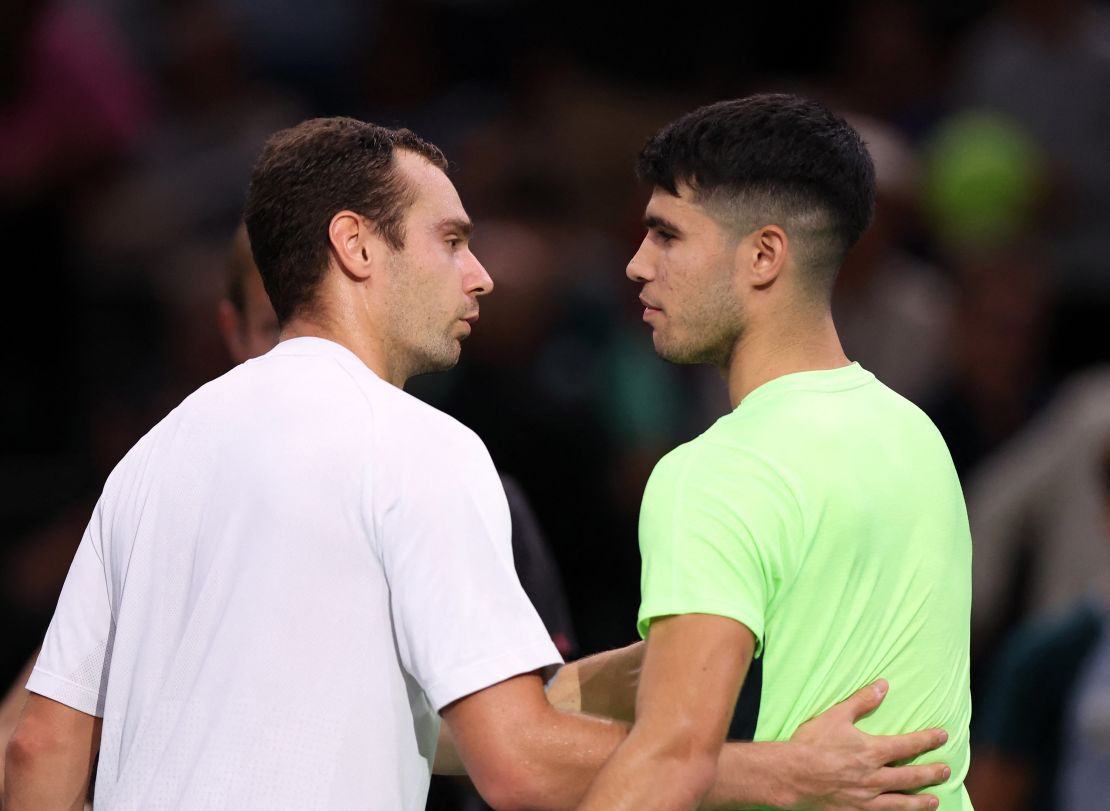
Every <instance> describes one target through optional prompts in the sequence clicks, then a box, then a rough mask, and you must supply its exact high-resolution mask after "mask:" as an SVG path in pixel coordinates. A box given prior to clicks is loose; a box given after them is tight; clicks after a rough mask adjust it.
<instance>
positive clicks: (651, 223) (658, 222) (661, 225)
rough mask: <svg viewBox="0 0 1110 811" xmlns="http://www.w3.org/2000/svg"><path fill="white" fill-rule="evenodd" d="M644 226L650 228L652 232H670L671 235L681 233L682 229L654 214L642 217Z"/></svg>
mask: <svg viewBox="0 0 1110 811" xmlns="http://www.w3.org/2000/svg"><path fill="white" fill-rule="evenodd" d="M644 226H645V227H647V228H650V229H651V230H652V231H670V232H671V233H672V234H681V233H682V229H680V228H679V227H678V226H677V225H675V224H674V223H673V222H671V221H670V220H668V219H665V218H663V217H659V216H657V215H655V214H648V215H647V216H646V217H644Z"/></svg>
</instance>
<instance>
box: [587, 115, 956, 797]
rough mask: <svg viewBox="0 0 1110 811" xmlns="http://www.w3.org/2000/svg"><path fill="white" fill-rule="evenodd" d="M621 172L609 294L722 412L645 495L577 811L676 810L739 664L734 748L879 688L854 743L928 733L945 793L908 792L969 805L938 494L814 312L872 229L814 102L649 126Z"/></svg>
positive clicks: (936, 465) (861, 174)
mask: <svg viewBox="0 0 1110 811" xmlns="http://www.w3.org/2000/svg"><path fill="white" fill-rule="evenodd" d="M638 172H639V175H640V177H641V178H642V179H643V180H645V181H646V182H648V183H650V184H651V185H652V186H653V194H652V196H651V200H650V202H649V203H648V206H647V210H646V215H645V218H644V222H645V224H646V226H647V235H646V237H645V238H644V241H643V243H642V245H641V246H640V249H639V250H638V252H637V253H636V255H635V256H634V257H633V259H632V261H631V262H630V263H629V265H628V276H629V277H630V278H631V279H633V280H634V281H636V282H638V283H640V285H641V286H642V288H641V293H640V300H641V302H642V303H643V305H644V314H643V318H644V321H646V322H647V323H648V325H649V326H650V327H651V329H652V339H653V341H654V344H655V349H656V351H657V352H658V353H659V354H660V355H661V356H662V357H663V358H665V359H667V360H669V361H672V362H675V363H706V364H712V365H714V366H716V367H718V368H719V369H721V371H722V373H723V374H724V375H725V377H726V379H727V382H728V389H729V395H730V398H731V403H732V406H733V411H732V412H731V413H730V414H728V415H726V416H724V417H722V418H721V419H720V420H718V422H717V423H716V424H715V425H713V426H712V427H711V428H710V429H709V430H708V431H706V432H705V433H704V434H702V435H701V436H699V437H698V438H696V439H695V440H693V441H692V442H689V443H687V444H685V445H682V446H681V447H679V448H677V449H676V450H674V451H672V452H671V453H670V454H668V455H667V456H666V457H664V459H663V460H662V461H660V463H659V464H658V466H657V467H656V468H655V471H654V472H653V474H652V476H651V480H650V482H649V483H648V486H647V490H646V492H645V494H644V500H643V506H642V510H641V516H640V547H641V553H642V556H643V574H642V604H641V607H640V612H639V631H640V633H641V635H643V636H644V637H646V639H647V646H646V652H645V654H644V658H643V666H642V672H641V674H640V676H639V688H638V693H637V698H636V708H635V711H636V722H635V725H634V727H633V730H632V732H631V734H630V735H629V737H628V738H627V739H626V740H625V741H624V742H623V743H622V744H621V745H620V746H619V747H618V749H617V750H616V752H615V753H614V755H613V756H612V757H611V758H610V759H609V761H608V762H607V763H606V765H605V767H604V768H603V770H602V771H601V773H600V774H599V776H598V778H597V780H596V781H595V782H594V783H593V785H592V787H591V789H590V791H589V793H588V794H587V797H586V800H585V802H584V803H583V805H582V806H581V808H582V809H605V810H606V811H614V810H615V809H642V808H651V809H688V808H693V807H695V806H696V805H697V803H698V801H699V799H700V798H701V797H702V796H703V795H704V793H705V791H706V790H707V788H708V787H709V786H710V785H711V784H712V781H713V778H714V774H715V764H716V760H717V755H718V752H719V750H720V747H721V745H722V742H723V740H724V738H725V734H726V730H727V729H728V726H729V720H730V718H731V715H732V710H733V707H734V706H735V704H736V699H737V694H738V691H739V689H740V685H741V683H742V682H743V680H744V676H745V674H746V672H747V670H748V667H749V665H750V664H751V662H752V660H753V658H755V657H762V659H763V687H762V690H763V692H762V698H761V702H760V707H759V717H758V724H757V727H756V735H755V738H756V740H758V741H782V740H787V739H789V738H790V736H791V735H792V734H793V733H794V732H795V730H797V729H798V727H799V726H800V725H801V724H802V723H803V722H805V721H806V720H807V719H809V718H812V717H813V716H815V715H817V714H818V713H819V712H820V711H821V710H823V709H824V708H826V707H829V706H830V705H832V704H834V703H836V702H838V701H840V700H842V699H843V698H844V697H846V696H848V695H850V694H851V693H853V692H854V691H855V690H857V689H858V688H860V687H861V686H863V685H865V684H867V683H868V682H871V681H873V680H875V679H877V678H879V677H883V678H885V679H886V680H887V681H888V682H889V685H890V692H889V695H888V696H887V698H886V700H885V701H884V702H883V704H882V705H881V706H880V707H879V708H878V709H877V710H876V711H875V712H874V713H872V714H871V715H870V716H868V717H867V718H864V719H862V720H861V721H860V723H859V727H860V728H861V729H863V730H865V731H867V732H870V733H883V734H892V733H896V732H901V731H905V730H911V729H919V728H923V727H942V728H944V729H945V730H946V731H947V732H948V734H949V739H948V742H947V744H946V745H945V746H944V747H942V748H941V749H940V750H938V751H937V752H935V753H930V754H929V756H928V758H929V759H940V760H943V761H944V762H945V763H947V764H948V765H949V766H950V767H951V775H950V777H949V778H948V780H947V781H946V782H945V783H944V784H943V785H940V786H936V787H933V788H930V789H929V792H930V793H931V794H934V795H936V796H937V797H938V798H939V801H940V808H941V809H942V810H943V811H965V810H966V809H970V808H971V804H970V802H969V800H968V797H967V793H966V792H965V791H964V788H963V778H964V775H965V774H966V771H967V765H968V734H967V730H968V722H969V719H970V715H971V701H970V694H969V688H968V633H969V616H970V602H971V539H970V535H969V532H968V524H967V516H966V512H965V507H964V501H963V496H962V494H961V490H960V484H959V481H958V479H957V477H956V473H955V470H954V469H953V466H952V461H951V457H950V455H949V453H948V449H947V447H946V446H945V444H944V441H943V439H942V438H941V436H940V434H939V433H938V432H937V430H936V428H935V427H934V426H933V425H932V423H931V422H930V421H929V420H928V418H927V417H926V416H925V415H924V414H923V413H922V412H921V411H920V410H919V409H917V408H916V407H915V406H914V405H913V404H911V403H910V402H908V401H907V400H905V399H903V398H902V397H900V396H899V395H897V394H895V393H894V392H893V391H891V390H890V389H888V388H887V387H886V386H884V385H883V384H882V383H881V382H880V381H878V380H876V379H875V377H874V376H873V375H872V374H871V373H870V372H868V371H867V370H865V369H863V368H861V367H860V366H859V365H858V364H855V363H852V362H851V360H850V359H849V358H847V357H846V356H845V354H844V351H843V350H842V348H841V345H840V341H839V339H838V338H837V334H836V329H835V327H834V325H833V319H832V315H831V312H830V296H831V291H832V286H833V280H834V278H835V276H836V272H837V269H838V268H839V266H840V264H841V262H842V260H843V258H844V256H845V254H846V253H847V251H848V250H849V249H850V248H851V247H852V245H853V244H854V243H855V242H856V241H857V240H858V239H859V237H860V235H861V234H862V233H863V231H864V230H865V229H866V228H867V226H868V224H869V222H870V219H871V215H872V210H873V205H874V169H873V166H872V163H871V159H870V157H869V155H868V152H867V149H866V147H865V145H864V144H863V142H862V141H861V140H860V137H859V135H858V134H857V133H856V132H855V131H854V130H853V129H852V128H851V127H849V126H848V125H847V124H846V123H845V122H844V121H843V120H842V119H840V118H839V117H837V116H835V115H834V114H832V113H830V112H829V111H828V110H826V109H825V108H824V107H822V106H821V105H819V104H817V103H814V102H812V101H808V100H805V99H801V98H797V97H793V96H784V95H758V96H751V97H748V98H744V99H740V100H738V101H728V102H721V103H718V104H714V105H711V106H708V107H703V108H701V109H699V110H697V111H695V112H693V113H690V114H689V115H687V116H685V117H683V118H681V119H679V120H677V121H675V122H673V123H672V124H670V125H668V126H667V127H665V128H664V129H663V130H661V131H660V132H659V133H657V134H656V135H655V136H654V137H653V138H652V139H651V140H650V141H649V142H648V144H647V146H646V147H645V148H644V150H643V152H642V154H641V156H640V160H639V165H638ZM877 802H882V800H881V799H880V801H877ZM873 807H874V808H877V809H878V808H885V807H889V806H887V805H882V804H876V805H874V806H873Z"/></svg>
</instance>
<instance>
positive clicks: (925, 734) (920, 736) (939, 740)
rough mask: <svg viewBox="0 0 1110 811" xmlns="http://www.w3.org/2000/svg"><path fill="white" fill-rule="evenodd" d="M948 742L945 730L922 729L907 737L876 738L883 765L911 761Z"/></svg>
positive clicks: (880, 736)
mask: <svg viewBox="0 0 1110 811" xmlns="http://www.w3.org/2000/svg"><path fill="white" fill-rule="evenodd" d="M947 741H948V733H947V732H945V731H944V730H943V729H922V730H920V731H918V732H907V733H906V734H905V735H879V736H876V738H875V742H876V744H877V746H878V752H879V754H880V755H881V757H882V759H883V761H882V762H883V763H897V762H898V761H900V760H910V759H912V758H915V757H918V756H919V755H922V754H924V753H925V752H930V751H932V750H933V749H937V748H939V747H941V746H944V744H945V743H946V742H947Z"/></svg>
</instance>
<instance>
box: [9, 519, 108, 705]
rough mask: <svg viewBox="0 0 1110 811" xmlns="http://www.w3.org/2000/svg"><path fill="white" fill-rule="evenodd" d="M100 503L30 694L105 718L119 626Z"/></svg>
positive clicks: (32, 679)
mask: <svg viewBox="0 0 1110 811" xmlns="http://www.w3.org/2000/svg"><path fill="white" fill-rule="evenodd" d="M102 520H103V519H102V509H101V504H100V502H98V503H97V505H96V508H95V509H94V510H93V516H92V520H91V521H90V522H89V526H88V528H87V529H86V530H85V534H84V536H83V537H82V538H81V544H80V545H79V546H78V547H77V554H76V555H74V558H73V563H72V564H71V565H70V567H69V574H68V575H67V576H66V582H65V585H64V586H63V587H62V594H61V597H59V599H58V607H57V608H56V609H55V611H54V618H53V619H52V620H51V621H50V626H49V628H47V631H46V637H45V639H44V640H43V643H42V652H41V653H40V654H39V658H38V661H36V662H35V667H34V669H33V670H32V671H31V677H30V679H28V681H27V689H28V690H30V691H31V692H32V693H38V694H39V695H42V696H46V697H47V698H52V699H54V700H55V701H58V702H60V703H62V704H65V705H66V706H68V707H72V708H73V709H75V710H79V711H80V712H84V713H88V714H89V715H95V716H98V717H103V715H104V695H105V688H106V686H107V683H108V663H109V661H110V660H111V647H112V637H113V631H114V630H115V625H114V623H113V620H112V608H111V604H110V602H109V598H108V585H107V580H106V578H105V573H104V565H103V563H102V560H101V550H102V546H101V531H102Z"/></svg>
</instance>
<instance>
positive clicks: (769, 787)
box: [700, 742, 803, 811]
mask: <svg viewBox="0 0 1110 811" xmlns="http://www.w3.org/2000/svg"><path fill="white" fill-rule="evenodd" d="M802 748H803V747H800V746H798V745H796V744H791V743H777V742H760V743H726V744H725V746H724V748H723V749H721V756H720V758H719V759H718V761H717V779H716V781H715V782H714V784H713V787H712V788H711V789H710V790H709V792H708V793H707V794H706V795H705V797H704V798H703V799H702V802H701V805H700V808H702V809H703V810H704V811H739V810H740V809H747V808H781V809H793V808H797V807H798V805H797V804H798V798H799V792H798V790H797V786H796V775H797V772H798V770H799V768H801V767H802V764H801V760H802V758H801V754H802V752H801V750H802Z"/></svg>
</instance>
